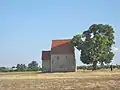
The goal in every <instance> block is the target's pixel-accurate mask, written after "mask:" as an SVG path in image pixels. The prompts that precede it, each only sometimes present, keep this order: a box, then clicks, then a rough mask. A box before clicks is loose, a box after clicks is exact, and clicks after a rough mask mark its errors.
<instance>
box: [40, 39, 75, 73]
mask: <svg viewBox="0 0 120 90" xmlns="http://www.w3.org/2000/svg"><path fill="white" fill-rule="evenodd" d="M42 71H43V72H65V71H66V72H69V71H72V72H74V71H76V60H75V51H74V46H73V45H72V43H71V39H64V40H52V45H51V50H50V51H42Z"/></svg>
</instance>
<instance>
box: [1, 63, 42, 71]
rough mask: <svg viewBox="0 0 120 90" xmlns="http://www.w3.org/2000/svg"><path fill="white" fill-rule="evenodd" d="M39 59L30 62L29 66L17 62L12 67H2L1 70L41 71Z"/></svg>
mask: <svg viewBox="0 0 120 90" xmlns="http://www.w3.org/2000/svg"><path fill="white" fill-rule="evenodd" d="M40 70H41V67H40V66H38V63H37V61H32V62H30V63H29V64H28V65H27V66H26V65H25V64H17V65H16V66H13V67H11V68H7V67H0V72H24V71H40Z"/></svg>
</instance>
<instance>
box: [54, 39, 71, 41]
mask: <svg viewBox="0 0 120 90" xmlns="http://www.w3.org/2000/svg"><path fill="white" fill-rule="evenodd" d="M67 40H72V39H54V40H52V41H67Z"/></svg>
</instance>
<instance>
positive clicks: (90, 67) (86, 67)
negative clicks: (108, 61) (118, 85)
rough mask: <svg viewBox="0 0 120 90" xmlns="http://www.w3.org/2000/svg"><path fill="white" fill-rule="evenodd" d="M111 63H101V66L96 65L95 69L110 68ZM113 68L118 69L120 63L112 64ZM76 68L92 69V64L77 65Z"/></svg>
mask: <svg viewBox="0 0 120 90" xmlns="http://www.w3.org/2000/svg"><path fill="white" fill-rule="evenodd" d="M110 66H111V65H103V66H97V67H96V68H97V69H110ZM112 68H113V69H120V65H117V64H116V65H112ZM77 69H83V70H92V69H93V66H92V65H89V66H77Z"/></svg>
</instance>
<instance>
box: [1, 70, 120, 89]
mask: <svg viewBox="0 0 120 90" xmlns="http://www.w3.org/2000/svg"><path fill="white" fill-rule="evenodd" d="M0 90H120V70H114V71H112V72H111V71H109V70H101V71H100V70H99V71H78V72H68V73H39V74H38V73H35V72H24V73H22V72H16V73H15V72H9V73H0Z"/></svg>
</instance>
